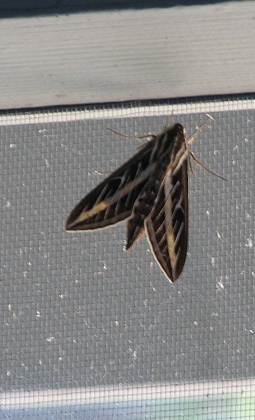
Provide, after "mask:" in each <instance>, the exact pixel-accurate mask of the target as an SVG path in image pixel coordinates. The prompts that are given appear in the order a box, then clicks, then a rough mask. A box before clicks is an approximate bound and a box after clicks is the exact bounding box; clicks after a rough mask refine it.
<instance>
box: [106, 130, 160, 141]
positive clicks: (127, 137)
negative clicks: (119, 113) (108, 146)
mask: <svg viewBox="0 0 255 420" xmlns="http://www.w3.org/2000/svg"><path fill="white" fill-rule="evenodd" d="M107 130H109V131H111V132H112V133H114V134H117V135H118V136H121V137H125V138H126V139H131V140H139V141H141V140H142V139H147V138H148V137H151V138H152V139H153V138H156V137H157V136H155V135H153V134H149V135H148V134H146V136H140V137H138V136H128V135H127V134H122V133H119V132H118V131H115V130H113V129H112V128H107Z"/></svg>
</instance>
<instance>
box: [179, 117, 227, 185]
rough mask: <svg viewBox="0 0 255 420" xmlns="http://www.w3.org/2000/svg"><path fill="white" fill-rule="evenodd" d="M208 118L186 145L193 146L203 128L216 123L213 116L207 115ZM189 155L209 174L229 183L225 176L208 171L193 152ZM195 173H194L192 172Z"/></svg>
mask: <svg viewBox="0 0 255 420" xmlns="http://www.w3.org/2000/svg"><path fill="white" fill-rule="evenodd" d="M206 115H207V116H208V118H207V120H206V121H205V122H204V123H203V124H201V125H200V126H199V127H198V128H197V129H196V131H195V133H193V134H191V136H190V137H189V138H188V139H187V141H186V144H192V143H193V141H194V140H195V138H196V137H197V135H198V134H199V133H200V131H202V130H203V128H204V127H205V126H206V125H207V124H209V123H210V122H211V121H212V120H213V121H214V119H213V117H211V115H209V114H206ZM189 155H190V157H191V158H192V159H193V160H194V161H195V162H196V163H197V164H198V165H200V166H202V168H204V169H205V170H206V171H207V172H209V173H210V174H212V175H215V176H217V177H218V178H220V179H223V180H224V181H227V179H226V178H224V177H223V176H221V175H219V174H216V173H215V172H213V171H211V170H210V169H208V168H207V167H206V166H205V165H203V164H202V163H201V162H200V161H199V160H198V159H197V158H196V157H195V155H194V153H192V152H191V150H189ZM190 166H191V161H190ZM192 172H193V171H192Z"/></svg>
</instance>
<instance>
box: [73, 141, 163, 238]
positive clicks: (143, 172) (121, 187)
mask: <svg viewBox="0 0 255 420" xmlns="http://www.w3.org/2000/svg"><path fill="white" fill-rule="evenodd" d="M154 143H155V139H153V140H151V141H150V142H148V143H147V144H145V145H144V146H143V147H142V148H141V149H140V150H139V151H138V152H137V153H136V154H135V155H134V156H133V157H132V158H131V159H130V160H128V161H127V162H126V163H124V164H123V165H122V166H121V167H120V168H118V169H117V170H116V171H115V172H113V173H112V174H111V175H110V176H108V178H106V179H105V180H104V181H102V182H101V183H100V184H99V185H98V186H97V187H96V188H94V189H93V190H92V191H91V192H90V193H89V194H87V195H86V196H85V197H84V198H83V199H82V200H81V201H80V203H78V205H77V206H76V207H75V208H74V209H73V210H72V212H71V213H70V215H69V217H68V219H67V221H66V230H93V229H99V228H103V227H106V226H110V225H113V224H115V223H118V222H120V221H121V220H124V219H126V218H128V217H129V216H130V215H131V213H132V209H133V206H134V203H135V201H136V199H137V197H138V196H139V194H140V192H141V191H142V189H143V187H144V185H145V184H146V182H147V180H148V178H149V177H150V174H151V172H152V170H153V167H154V162H153V161H152V158H151V154H152V150H153V147H154Z"/></svg>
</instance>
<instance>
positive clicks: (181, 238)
mask: <svg viewBox="0 0 255 420" xmlns="http://www.w3.org/2000/svg"><path fill="white" fill-rule="evenodd" d="M187 169H188V167H187V159H186V160H185V161H184V162H183V164H182V166H181V167H180V169H179V170H178V172H177V173H176V174H175V175H172V170H171V169H169V171H168V172H167V174H166V176H165V178H164V180H163V182H162V184H161V186H160V189H159V193H158V195H157V198H156V201H155V205H154V207H153V209H152V211H151V213H150V214H149V216H148V217H147V218H146V220H145V229H146V232H147V235H148V239H149V242H150V245H151V248H152V251H153V253H154V255H155V258H156V260H157V262H158V264H159V266H160V267H161V269H162V270H163V271H164V272H165V274H166V276H167V277H168V279H169V280H170V281H172V282H174V281H175V280H176V279H177V278H178V277H179V275H180V274H181V271H182V269H183V266H184V263H185V259H186V254H187V246H188V175H187Z"/></svg>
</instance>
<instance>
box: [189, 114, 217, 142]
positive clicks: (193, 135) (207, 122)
mask: <svg viewBox="0 0 255 420" xmlns="http://www.w3.org/2000/svg"><path fill="white" fill-rule="evenodd" d="M206 115H207V117H208V118H207V120H206V121H205V122H204V123H203V124H201V125H200V126H199V127H198V128H197V129H196V131H195V133H193V134H191V136H189V137H188V139H187V140H186V143H187V144H192V143H193V141H194V140H195V139H196V138H197V136H198V134H199V133H200V132H201V131H202V130H203V128H204V127H205V126H206V125H208V124H209V123H210V122H211V121H214V118H213V117H211V115H209V114H206Z"/></svg>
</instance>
